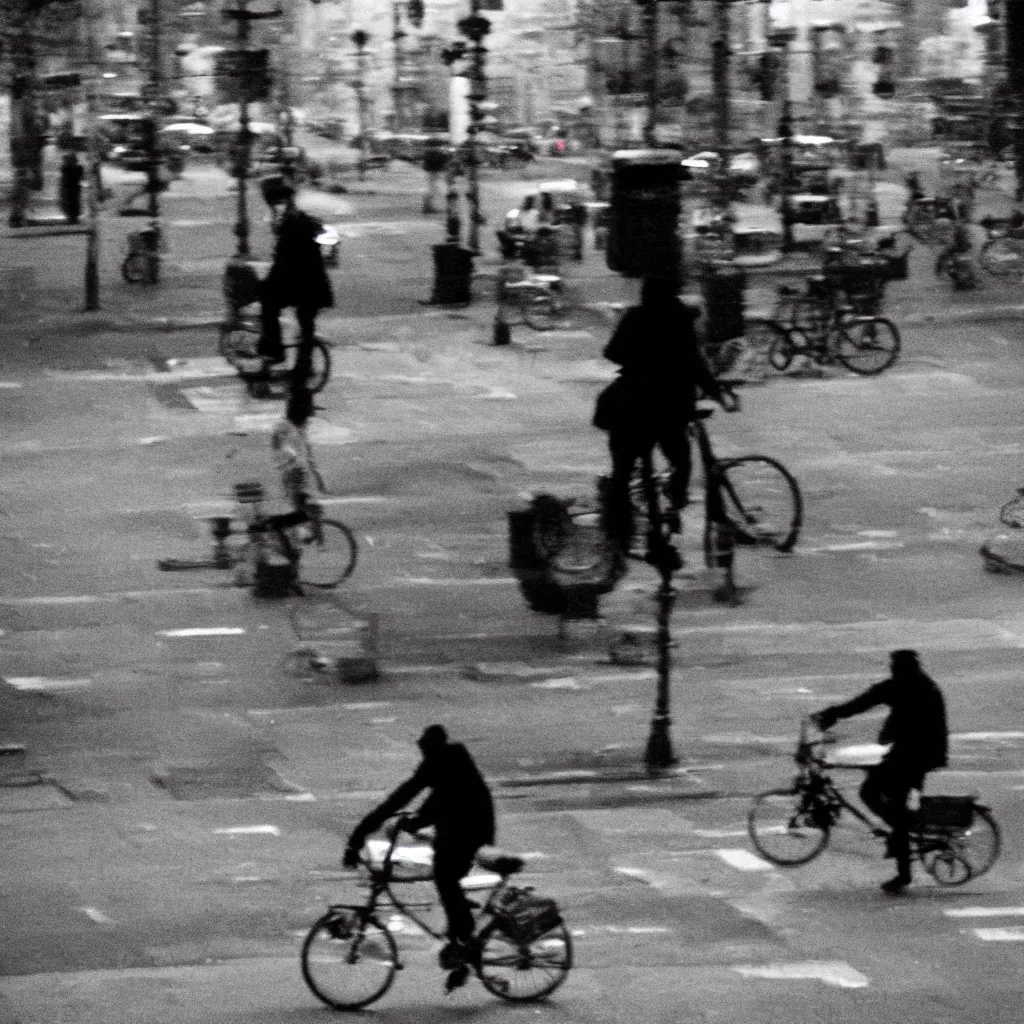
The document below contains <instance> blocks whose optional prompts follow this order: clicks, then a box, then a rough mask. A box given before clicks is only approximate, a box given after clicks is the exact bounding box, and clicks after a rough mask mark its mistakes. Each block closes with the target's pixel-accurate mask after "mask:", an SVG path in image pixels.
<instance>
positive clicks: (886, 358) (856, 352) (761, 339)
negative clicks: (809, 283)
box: [746, 285, 901, 376]
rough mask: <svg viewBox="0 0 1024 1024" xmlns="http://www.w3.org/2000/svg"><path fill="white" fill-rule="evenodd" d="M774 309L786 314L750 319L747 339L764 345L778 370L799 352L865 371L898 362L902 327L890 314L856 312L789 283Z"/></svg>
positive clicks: (823, 362) (785, 367) (867, 373)
mask: <svg viewBox="0 0 1024 1024" xmlns="http://www.w3.org/2000/svg"><path fill="white" fill-rule="evenodd" d="M779 295H780V300H781V301H780V304H779V306H777V307H776V312H777V313H779V314H780V315H782V316H785V318H786V319H783V320H776V319H772V318H764V319H756V320H752V321H750V322H749V323H748V325H747V332H746V336H747V338H748V341H750V339H751V338H753V339H754V341H753V344H756V345H757V346H758V347H759V348H761V349H763V350H764V351H765V352H766V354H767V358H768V362H769V363H770V364H771V366H772V367H774V369H776V370H778V371H779V372H780V373H784V372H785V371H786V370H788V369H789V367H790V365H791V364H792V362H793V360H794V359H795V358H796V357H797V356H804V357H806V358H807V359H809V360H812V361H813V362H815V363H817V364H819V365H821V366H828V365H830V364H832V363H834V362H836V361H837V360H838V362H840V363H842V364H843V366H845V367H846V368H847V369H848V370H851V371H853V372H854V373H859V374H862V375H865V376H870V375H873V374H876V373H881V372H882V371H883V370H885V369H888V367H890V366H892V364H893V363H894V362H896V359H897V357H898V356H899V352H900V344H901V340H900V332H899V330H898V329H897V327H896V325H895V324H894V323H893V322H892V321H891V320H889V319H888V318H887V317H883V316H878V315H877V314H873V313H867V314H862V313H858V312H857V311H856V310H855V309H854V307H852V306H849V305H845V304H843V303H841V302H840V303H838V304H835V305H833V304H832V303H831V302H830V301H829V300H828V299H824V298H821V297H820V296H818V295H815V294H813V292H812V291H811V290H810V289H809V290H808V291H807V292H804V293H802V294H801V293H800V292H799V291H798V290H796V289H793V288H790V287H788V286H785V285H784V286H782V287H781V288H780V289H779Z"/></svg>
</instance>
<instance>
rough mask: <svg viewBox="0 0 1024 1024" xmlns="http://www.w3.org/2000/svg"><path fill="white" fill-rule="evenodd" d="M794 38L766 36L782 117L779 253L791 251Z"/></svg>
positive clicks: (779, 33) (787, 33) (783, 31)
mask: <svg viewBox="0 0 1024 1024" xmlns="http://www.w3.org/2000/svg"><path fill="white" fill-rule="evenodd" d="M795 38H796V29H795V28H778V29H774V30H772V31H771V32H770V33H769V34H768V44H769V46H771V47H772V48H773V49H775V50H777V51H778V53H779V58H780V59H779V72H780V75H779V77H780V82H779V89H780V92H781V93H782V115H781V116H780V118H779V137H780V138H781V139H782V152H781V157H782V182H781V184H782V197H781V213H782V251H783V252H792V251H793V202H792V191H793V100H792V98H791V96H790V80H789V44H790V43H791V42H792V41H793V40H794V39H795Z"/></svg>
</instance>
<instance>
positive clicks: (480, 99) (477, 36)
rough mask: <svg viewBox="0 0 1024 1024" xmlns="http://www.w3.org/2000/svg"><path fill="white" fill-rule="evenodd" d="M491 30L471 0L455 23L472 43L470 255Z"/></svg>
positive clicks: (476, 230) (474, 246) (475, 246)
mask: <svg viewBox="0 0 1024 1024" xmlns="http://www.w3.org/2000/svg"><path fill="white" fill-rule="evenodd" d="M490 30H491V23H490V22H489V21H488V20H487V19H486V18H485V17H484V16H483V15H482V14H481V13H480V0H473V6H472V13H471V14H470V16H469V17H468V18H463V19H462V21H460V22H459V31H460V32H462V34H463V35H464V36H465V37H466V38H467V39H468V40H469V41H470V43H471V44H472V45H471V46H470V48H469V59H470V63H469V67H470V72H469V127H468V129H467V130H468V133H469V138H468V140H467V141H468V143H469V145H468V146H467V147H466V156H467V160H466V165H467V166H466V198H467V200H468V201H469V237H468V239H467V245H468V248H469V249H470V251H471V252H474V253H478V252H479V251H480V225H481V224H482V223H483V222H484V218H483V216H482V215H481V213H480V175H479V166H480V148H479V147H480V143H479V139H478V138H477V136H478V135H479V133H480V131H481V130H482V128H483V125H482V121H483V116H484V115H483V109H482V106H481V104H483V103H484V101H485V100H486V99H487V77H486V73H485V62H486V59H487V48H486V47H485V46H484V38H485V37H486V35H487V33H488V32H490Z"/></svg>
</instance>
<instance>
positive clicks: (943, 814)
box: [911, 796, 974, 835]
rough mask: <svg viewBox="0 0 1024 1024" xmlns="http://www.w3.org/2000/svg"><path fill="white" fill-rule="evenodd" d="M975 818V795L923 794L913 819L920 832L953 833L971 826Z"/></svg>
mask: <svg viewBox="0 0 1024 1024" xmlns="http://www.w3.org/2000/svg"><path fill="white" fill-rule="evenodd" d="M973 819H974V797H971V796H923V797H921V806H920V808H919V809H918V810H917V812H916V813H915V814H913V815H912V817H911V820H912V822H913V824H914V826H915V827H916V828H917V829H918V831H920V832H925V833H930V834H939V835H953V834H956V833H957V832H963V831H964V830H965V829H968V828H970V825H971V822H972V820H973Z"/></svg>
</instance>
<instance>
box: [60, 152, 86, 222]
mask: <svg viewBox="0 0 1024 1024" xmlns="http://www.w3.org/2000/svg"><path fill="white" fill-rule="evenodd" d="M84 176H85V170H84V169H83V167H82V165H81V164H80V163H79V162H78V157H77V156H76V155H75V154H74V153H70V152H69V153H65V154H64V158H63V160H61V163H60V184H59V186H58V187H59V190H60V209H61V213H63V214H64V216H65V217H66V218H67V220H68V223H69V224H77V223H78V218H79V217H81V215H82V178H83V177H84Z"/></svg>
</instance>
